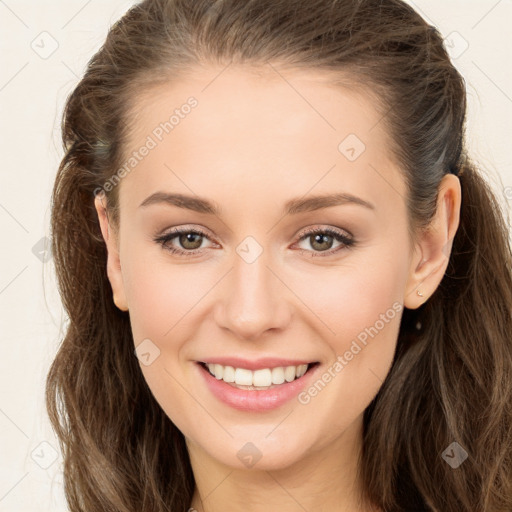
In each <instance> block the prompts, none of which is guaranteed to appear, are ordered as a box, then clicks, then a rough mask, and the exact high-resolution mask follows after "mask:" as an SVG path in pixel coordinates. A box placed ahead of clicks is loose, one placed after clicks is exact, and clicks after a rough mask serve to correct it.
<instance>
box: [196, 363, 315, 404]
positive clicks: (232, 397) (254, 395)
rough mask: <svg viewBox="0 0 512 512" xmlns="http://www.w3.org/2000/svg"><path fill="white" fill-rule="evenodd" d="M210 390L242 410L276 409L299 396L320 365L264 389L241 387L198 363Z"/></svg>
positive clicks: (223, 400)
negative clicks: (217, 376) (218, 376)
mask: <svg viewBox="0 0 512 512" xmlns="http://www.w3.org/2000/svg"><path fill="white" fill-rule="evenodd" d="M197 366H198V367H199V371H200V373H201V374H202V375H203V378H204V379H205V382H206V385H207V386H208V388H209V389H210V391H211V392H212V393H213V394H214V395H215V396H216V397H217V398H218V399H219V400H220V401H221V402H223V403H225V404H227V405H229V406H231V407H233V408H235V409H238V410H240V411H268V410H271V409H276V408H277V407H280V406H281V405H283V404H284V403H286V402H288V401H289V400H291V399H292V398H293V397H295V396H297V395H298V394H299V393H300V392H301V391H302V390H303V389H304V388H305V387H306V385H307V384H308V383H309V381H310V380H311V378H312V376H313V375H314V374H315V373H316V370H317V369H318V367H319V365H318V364H317V365H315V366H314V367H313V368H310V369H308V371H307V372H306V373H305V374H304V375H303V376H302V377H300V378H298V379H295V380H294V381H292V382H284V383H283V384H279V385H278V386H275V387H273V388H269V389H262V390H256V389H253V390H248V389H239V388H236V387H234V386H231V385H229V384H228V383H227V382H224V381H223V380H222V379H217V378H216V377H214V376H213V375H212V374H211V373H210V372H209V371H208V370H207V369H206V368H204V367H203V366H202V365H201V364H199V363H197Z"/></svg>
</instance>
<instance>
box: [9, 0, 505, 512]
mask: <svg viewBox="0 0 512 512" xmlns="http://www.w3.org/2000/svg"><path fill="white" fill-rule="evenodd" d="M304 1H306V0H304ZM132 3H133V2H129V1H122V0H102V1H100V0H89V1H86V0H67V1H63V0H61V1H34V0H32V1H30V2H29V1H22V0H6V1H2V0H0V34H1V41H0V45H1V47H0V52H1V53H0V54H1V55H2V65H1V67H0V105H1V116H0V119H1V121H0V129H1V138H0V141H1V148H0V149H1V151H0V155H1V163H0V165H1V171H0V228H1V237H2V250H1V252H0V332H1V341H0V342H1V350H2V357H1V358H0V511H16V512H22V511H23V512H32V511H34V512H35V511H37V512H41V511H52V512H60V511H65V510H67V507H66V504H65V500H64V495H63V491H62V457H61V455H60V453H59V448H58V443H57V440H56V438H55V436H54V434H53V432H52V430H51V428H50V426H49V421H48V419H47V416H46V412H45V407H44V382H45V378H46V373H47V371H48V368H49V365H50V363H51V361H52V359H53V357H54V355H55V352H56V349H57V345H58V343H59V340H60V339H61V337H62V327H61V323H62V322H63V321H64V320H65V316H64V313H63V311H62V306H61V303H60V300H59V296H58V293H57V291H56V286H55V279H54V273H53V267H52V259H51V254H49V253H46V254H45V253H44V237H47V236H48V235H49V218H50V209H49V206H50V203H49V198H50V193H51V189H52V185H53V181H54V178H55V173H56V170H57V167H58V164H59V161H60V159H61V157H62V151H61V144H60V119H61V114H62V109H63V105H64V101H65V99H66V97H67V95H68V94H69V93H70V92H71V91H72V89H73V88H74V86H75V85H76V83H77V81H78V78H79V77H80V76H81V74H82V72H83V70H84V68H85V65H86V63H87V61H88V60H89V59H90V57H91V56H92V55H93V53H94V52H95V51H96V50H97V49H98V48H99V46H100V45H101V44H102V42H103V40H104V38H105V35H106V33H107V30H108V28H109V26H110V25H111V24H112V23H113V22H114V21H115V20H117V18H119V17H120V16H121V15H122V14H123V13H124V12H125V10H126V9H127V8H128V7H129V6H130V5H131V4H132ZM409 3H410V4H412V5H413V6H415V7H416V8H417V10H419V11H420V13H422V14H423V16H424V17H425V18H427V19H428V20H430V22H431V23H433V24H434V25H436V26H437V27H439V28H440V30H441V32H442V33H443V35H444V36H445V37H446V41H447V45H448V46H450V52H451V55H452V58H453V60H454V62H455V64H456V66H457V67H458V69H459V70H460V71H461V72H462V74H463V75H464V77H465V78H466V81H467V87H468V97H469V124H468V136H469V137H468V141H469V147H470V149H471V152H472V154H473V156H474V157H475V158H476V159H478V160H479V161H480V162H481V163H482V164H483V165H484V166H485V167H486V168H487V173H488V177H489V180H490V182H491V183H492V185H493V187H494V188H495V190H496V192H497V193H498V195H499V197H500V199H501V200H502V202H503V205H504V206H505V207H506V208H507V209H510V205H511V204H512V156H511V142H512V140H511V134H512V65H511V57H512V44H511V35H510V32H511V31H510V25H511V22H512V0H500V1H498V0H473V1H468V0H457V1H455V0H449V1H448V0H428V1H427V0H415V1H414V2H409ZM466 46H467V48H466ZM52 52H53V53H52ZM42 240H43V241H42Z"/></svg>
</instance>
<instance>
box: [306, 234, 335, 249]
mask: <svg viewBox="0 0 512 512" xmlns="http://www.w3.org/2000/svg"><path fill="white" fill-rule="evenodd" d="M312 239H313V242H312V243H311V246H312V247H315V244H316V243H317V242H318V243H319V244H320V247H319V249H320V250H328V249H330V245H332V241H333V237H332V236H331V235H327V234H324V233H317V234H315V235H313V236H312ZM326 239H327V241H326ZM329 242H330V243H329ZM325 243H327V245H328V246H329V247H325ZM322 244H324V246H322ZM317 248H318V247H317Z"/></svg>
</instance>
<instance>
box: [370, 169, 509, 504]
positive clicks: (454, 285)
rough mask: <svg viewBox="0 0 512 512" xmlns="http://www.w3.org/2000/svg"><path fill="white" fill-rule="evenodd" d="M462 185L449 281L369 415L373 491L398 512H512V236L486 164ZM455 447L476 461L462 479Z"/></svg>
mask: <svg viewBox="0 0 512 512" xmlns="http://www.w3.org/2000/svg"><path fill="white" fill-rule="evenodd" d="M459 177H460V180H461V189H462V204H461V217H460V224H459V228H458V230H457V233H456V235H455V239H454V242H453V247H452V253H451V256H450V261H449V264H448V268H447V270H446V273H445V276H444V277H443V279H442V281H441V283H440V285H439V287H438V289H436V291H435V293H434V294H433V295H432V297H431V298H430V299H429V300H428V301H427V302H426V303H425V304H423V305H422V306H421V307H420V308H419V309H417V310H407V309H406V310H404V314H403V317H402V324H401V329H400V335H399V340H398V347H397V352H396V354H395V361H394V364H393V367H392V369H391V371H390V373H389V374H388V376H387V379H386V381H385V382H384V385H383V386H382V388H381V390H380V391H379V394H378V395H377V397H376V398H375V399H374V401H373V402H372V404H371V405H370V407H368V409H367V411H366V412H365V443H364V455H363V457H364V459H365V462H364V464H363V471H364V472H365V479H366V481H367V482H368V486H369V489H370V490H371V491H370V492H371V495H372V496H373V498H374V499H375V500H376V502H377V503H380V502H381V501H380V500H381V499H382V500H383V501H382V505H383V506H384V507H385V510H390V511H393V512H396V511H403V512H410V511H411V510H421V507H424V506H428V507H431V509H432V510H434V511H436V512H437V511H438V512H473V511H475V510H481V511H489V512H490V511H492V512H505V511H510V510H512V459H511V447H512V385H511V383H512V251H511V248H510V242H509V238H508V233H509V229H508V226H507V225H506V222H505V216H504V214H503V211H502V209H501V207H500V204H499V202H498V200H497V198H496V196H495V195H494V193H493V191H492V190H491V188H490V186H489V185H488V184H487V182H486V181H485V180H484V178H483V177H482V176H481V175H480V173H479V172H478V170H477V169H476V167H475V166H474V164H472V163H471V162H469V161H466V162H465V163H464V164H463V166H462V167H461V169H460V173H459ZM418 322H420V325H421V329H420V330H418V329H417V324H418ZM370 418H371V421H370ZM432 440H434V446H435V447H436V449H435V450H432V446H433V445H432ZM454 442H455V443H458V445H460V448H459V446H457V445H453V444H452V443H454ZM450 446H451V449H450V450H449V452H448V454H449V455H450V456H451V455H452V454H453V456H455V457H457V458H458V459H457V460H458V461H461V460H462V459H464V457H465V454H464V451H465V452H467V458H466V459H465V460H463V462H462V463H461V464H460V465H459V466H458V467H457V468H454V467H452V466H451V465H450V464H448V462H447V461H448V460H449V458H448V457H446V458H445V459H443V457H442V455H443V452H445V450H447V449H448V448H449V447H450ZM452 450H455V451H452ZM462 450H464V451H462ZM390 453H394V454H395V457H392V456H390ZM396 455H398V456H396ZM364 468H366V469H364ZM426 470H428V472H429V474H430V478H425V477H424V475H425V471H426ZM412 483H413V484H414V485H411V484H412ZM414 486H416V488H417V489H418V490H419V491H420V493H421V495H423V497H424V499H422V498H421V496H420V495H419V494H418V493H417V492H414ZM397 489H398V492H397ZM450 493H451V494H450ZM453 494H455V498H454V499H451V498H450V499H448V498H447V496H448V495H451V496H453Z"/></svg>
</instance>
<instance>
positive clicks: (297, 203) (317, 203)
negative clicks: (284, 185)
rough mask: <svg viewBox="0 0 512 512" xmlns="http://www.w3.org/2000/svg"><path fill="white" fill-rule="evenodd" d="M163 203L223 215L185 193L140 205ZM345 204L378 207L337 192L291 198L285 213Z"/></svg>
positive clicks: (157, 195) (159, 195)
mask: <svg viewBox="0 0 512 512" xmlns="http://www.w3.org/2000/svg"><path fill="white" fill-rule="evenodd" d="M162 203H163V204H168V205H172V206H177V207H178V208H183V209H186V210H192V211H194V212H198V213H206V214H209V215H216V216H219V217H220V216H221V209H220V207H219V206H218V205H217V204H216V203H213V202H211V201H209V200H208V199H205V198H202V197H199V196H195V197H193V196H187V195H184V194H172V193H169V192H155V193H154V194H151V195H150V196H148V197H147V198H146V199H144V201H143V202H142V203H141V204H140V207H147V206H150V205H153V204H162ZM344 204H356V205H359V206H363V207H365V208H368V209H370V210H375V209H376V208H375V205H374V204H372V203H370V202H368V201H365V200H364V199H361V198H360V197H357V196H354V195H352V194H347V193H337V194H327V195H315V196H309V197H301V198H297V199H291V200H289V201H287V202H286V203H285V206H284V210H283V215H294V214H298V213H304V212H312V211H316V210H321V209H323V208H329V207H332V206H340V205H344Z"/></svg>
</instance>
